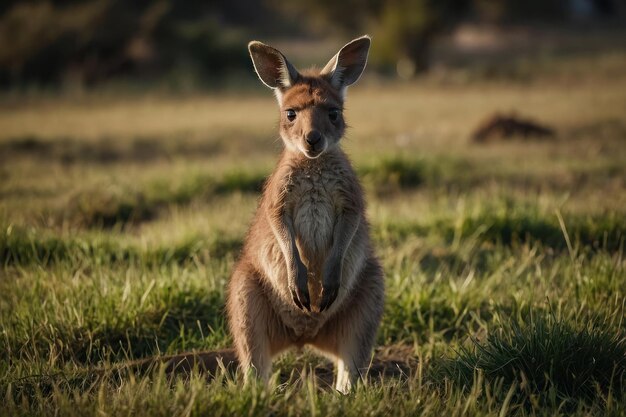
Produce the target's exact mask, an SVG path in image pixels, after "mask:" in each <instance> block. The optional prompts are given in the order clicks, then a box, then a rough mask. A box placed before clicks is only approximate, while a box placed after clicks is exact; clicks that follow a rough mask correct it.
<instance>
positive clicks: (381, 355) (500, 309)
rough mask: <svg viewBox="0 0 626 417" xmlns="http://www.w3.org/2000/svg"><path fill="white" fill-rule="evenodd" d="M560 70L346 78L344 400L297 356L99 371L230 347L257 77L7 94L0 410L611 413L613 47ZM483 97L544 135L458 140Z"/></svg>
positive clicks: (616, 258) (485, 104)
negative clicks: (349, 363) (392, 79)
mask: <svg viewBox="0 0 626 417" xmlns="http://www.w3.org/2000/svg"><path fill="white" fill-rule="evenodd" d="M594 64H595V65H594ZM572 65H574V64H572ZM575 65H576V66H575V68H576V70H575V71H572V72H571V73H568V74H569V75H568V76H564V77H558V76H554V74H548V75H542V76H539V77H537V78H536V79H533V80H530V81H529V80H525V81H523V82H514V83H504V82H502V81H498V82H487V81H480V82H472V83H469V84H468V83H451V84H447V83H436V82H433V83H429V82H423V83H413V84H386V83H382V84H378V83H370V84H367V83H364V85H361V86H356V87H355V88H354V89H353V90H352V91H350V94H349V98H348V109H347V110H346V117H347V119H348V122H349V124H350V125H351V126H352V127H351V129H350V130H349V132H348V135H347V138H346V139H345V142H344V147H345V149H346V150H347V151H348V153H349V154H350V155H351V157H352V160H353V163H354V165H355V167H356V169H357V171H358V173H359V174H360V176H361V179H362V181H363V183H364V185H365V188H366V190H367V194H368V195H367V197H368V204H369V206H368V213H369V218H370V220H371V224H372V230H373V236H374V241H375V243H376V249H377V252H378V254H379V256H380V257H381V259H382V261H383V264H384V268H385V275H386V286H387V299H386V304H385V314H384V318H383V323H382V326H381V328H380V332H379V335H378V348H377V349H376V352H375V354H374V357H373V359H372V361H373V362H372V364H373V367H372V374H371V376H370V381H369V383H368V384H367V386H363V385H360V386H359V387H358V388H357V389H356V391H355V392H354V393H353V394H351V395H348V396H342V395H339V394H338V393H336V392H333V390H332V389H330V388H329V387H328V382H329V381H328V374H329V371H330V364H329V363H327V362H326V361H325V360H324V359H322V358H320V357H318V356H316V355H315V354H314V353H312V352H309V351H307V350H305V351H304V352H291V353H289V354H287V355H285V356H284V357H282V358H280V359H279V360H278V361H277V362H276V363H275V368H274V369H275V371H276V374H275V378H274V379H273V382H272V383H271V384H269V385H268V386H263V385H260V384H259V385H257V384H252V385H250V386H246V387H245V388H244V387H242V385H241V384H239V383H238V382H237V380H236V378H235V377H233V376H232V375H231V374H230V373H228V372H222V373H220V374H219V375H218V376H217V377H216V378H214V379H210V380H207V378H206V377H205V376H204V375H202V374H201V373H199V372H194V373H192V375H191V376H182V375H179V376H176V377H171V376H170V375H168V374H166V372H165V370H164V369H163V368H160V367H158V366H157V367H154V368H153V369H151V370H149V371H147V372H137V371H136V370H135V369H132V368H124V367H123V366H120V365H123V364H125V363H128V362H129V361H131V360H133V359H139V358H147V357H152V356H154V355H162V354H169V353H176V352H185V351H191V350H198V351H201V350H212V349H220V348H225V347H228V346H229V345H230V344H231V341H230V339H229V336H228V334H227V331H226V325H225V319H224V314H223V303H224V289H225V283H226V281H227V279H228V277H229V273H230V271H231V269H232V266H233V263H234V260H235V259H236V257H237V253H238V250H239V248H240V246H241V243H242V239H243V237H244V234H245V232H246V228H247V224H248V222H249V221H250V219H251V216H252V214H253V212H254V209H255V204H256V200H257V198H258V190H259V188H260V186H261V184H262V181H263V178H264V176H265V175H267V174H268V173H269V172H270V171H271V169H272V166H273V163H274V161H275V160H276V157H277V154H278V152H279V150H280V146H281V145H280V141H279V140H278V139H277V133H276V128H275V124H276V119H277V114H276V111H277V110H276V107H275V103H274V101H273V98H272V97H271V93H270V92H268V91H262V92H259V93H256V92H255V93H253V94H250V95H244V94H243V93H237V94H235V93H232V94H229V93H223V94H222V95H220V96H214V95H200V94H199V95H194V96H184V97H173V96H164V95H154V96H150V95H132V96H128V97H125V96H108V95H107V96H104V97H99V96H97V95H96V94H90V95H86V96H82V97H79V98H71V97H70V98H68V97H56V98H55V97H38V98H32V97H31V98H28V97H22V98H15V97H12V98H10V99H6V100H4V101H3V102H2V103H1V104H0V105H1V106H2V107H1V110H0V261H1V264H2V265H1V266H0V268H1V269H0V294H1V296H0V332H1V333H0V340H1V342H0V352H1V355H0V414H1V415H12V416H13V415H16V416H17V415H44V414H45V415H164V416H165V415H167V416H170V415H181V416H182V415H185V416H186V415H202V414H206V415H250V416H252V415H277V416H278V415H312V416H317V415H322V416H331V415H337V416H343V415H345V416H366V415H367V416H377V415H385V416H387V415H398V416H401V415H425V416H441V415H447V416H460V415H494V416H496V415H497V416H504V415H537V416H553V415H564V416H565V415H567V416H569V415H580V416H583V415H585V416H586V415H598V416H600V415H614V416H625V415H626V321H625V320H624V317H625V313H626V259H625V258H624V244H625V236H626V73H624V72H623V71H622V70H619V69H620V68H621V69H623V68H624V65H626V55H624V54H613V55H610V56H606V57H602V58H594V60H593V61H591V60H588V61H585V60H582V61H581V60H580V59H579V58H577V61H576V63H575ZM567 68H569V67H568V66H567V65H566V64H563V65H562V68H561V70H562V71H565V69H567ZM584 69H586V71H584ZM495 111H505V112H506V111H517V112H519V113H520V114H522V115H525V116H528V117H531V118H534V119H536V120H539V121H541V122H543V123H546V124H548V125H550V126H552V127H553V128H554V129H555V130H556V132H557V135H556V137H554V138H547V139H539V138H537V139H523V138H517V139H513V140H508V141H501V142H495V143H489V144H476V143H472V142H471V141H470V140H469V136H470V133H471V131H472V129H473V128H474V127H475V126H476V125H477V124H478V123H479V122H480V121H481V120H482V119H483V118H485V117H486V116H488V115H490V114H492V113H493V112H495ZM313 374H315V375H317V376H316V377H313Z"/></svg>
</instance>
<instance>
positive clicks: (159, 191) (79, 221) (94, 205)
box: [56, 171, 265, 229]
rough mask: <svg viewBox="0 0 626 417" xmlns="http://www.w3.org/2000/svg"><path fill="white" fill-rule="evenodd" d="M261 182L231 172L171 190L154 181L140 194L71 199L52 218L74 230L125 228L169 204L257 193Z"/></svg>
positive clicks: (89, 194) (99, 192)
mask: <svg viewBox="0 0 626 417" xmlns="http://www.w3.org/2000/svg"><path fill="white" fill-rule="evenodd" d="M264 181H265V174H264V173H247V172H242V171H232V172H229V173H226V174H225V175H224V176H223V177H222V178H219V179H216V178H213V177H210V176H206V175H198V176H193V177H190V178H189V179H187V180H186V181H184V182H183V183H182V184H180V185H179V186H177V187H175V188H172V187H171V186H170V184H168V183H166V182H163V181H157V182H154V183H152V184H150V185H149V186H148V187H147V189H146V191H143V192H128V191H122V190H120V191H118V192H107V191H103V190H93V191H88V192H82V193H80V194H78V195H76V196H74V197H73V198H72V199H70V201H69V203H68V205H67V206H66V207H64V208H63V210H62V211H60V212H59V213H58V214H57V215H56V217H57V219H58V221H59V222H60V223H69V224H70V225H72V226H74V227H82V228H104V229H110V228H113V227H121V228H126V227H130V226H137V225H139V224H141V223H143V222H147V221H150V220H153V219H154V218H156V217H158V215H159V212H160V211H161V210H163V209H165V208H166V207H168V206H170V205H185V204H189V203H190V202H191V201H193V200H196V199H210V198H211V197H212V196H216V195H224V194H230V193H234V192H241V193H259V192H260V191H261V189H262V187H263V183H264Z"/></svg>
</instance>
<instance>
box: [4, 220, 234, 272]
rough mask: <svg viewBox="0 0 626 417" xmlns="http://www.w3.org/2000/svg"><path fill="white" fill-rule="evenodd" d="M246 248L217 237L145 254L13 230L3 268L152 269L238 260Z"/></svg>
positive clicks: (113, 243)
mask: <svg viewBox="0 0 626 417" xmlns="http://www.w3.org/2000/svg"><path fill="white" fill-rule="evenodd" d="M242 245H243V242H242V240H241V239H240V238H236V237H229V236H224V235H216V236H213V237H207V238H202V237H192V238H190V239H188V240H186V241H182V242H178V243H176V244H172V245H169V246H166V247H157V248H153V249H146V250H143V249H139V248H138V247H136V246H132V245H121V244H120V243H119V242H118V241H117V240H115V239H113V238H105V237H101V238H96V239H90V240H87V239H82V238H78V237H77V238H60V237H56V236H50V237H42V236H41V235H40V234H39V233H36V231H27V230H23V229H16V228H12V227H9V228H4V233H2V235H0V265H4V266H9V265H19V266H26V265H38V266H41V267H46V266H49V265H52V264H55V263H63V262H75V263H81V262H90V263H96V264H98V265H103V264H106V265H112V264H118V263H124V264H131V263H136V264H140V265H143V266H147V267H149V266H160V265H169V264H185V263H188V262H193V261H194V260H198V259H200V260H208V259H221V258H224V257H226V256H235V255H236V254H237V253H238V252H239V250H240V249H241V247H242Z"/></svg>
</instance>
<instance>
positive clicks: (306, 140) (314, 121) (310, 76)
mask: <svg viewBox="0 0 626 417" xmlns="http://www.w3.org/2000/svg"><path fill="white" fill-rule="evenodd" d="M369 47H370V38H369V37H368V36H363V37H361V38H358V39H355V40H353V41H351V42H350V43H348V44H347V45H345V46H344V47H343V48H341V50H340V51H339V52H338V53H337V55H335V56H334V57H332V58H331V60H330V61H328V63H327V64H326V66H325V67H324V68H323V69H322V70H321V71H319V70H309V71H306V72H304V73H300V72H298V70H296V68H295V67H294V66H293V65H292V64H291V63H290V62H289V61H287V58H285V56H284V55H283V54H282V53H281V52H280V51H279V50H277V49H274V48H272V47H271V46H268V45H265V44H263V43H261V42H258V41H252V42H250V43H249V44H248V49H249V50H250V56H251V57H252V62H253V64H254V69H255V70H256V73H257V74H258V75H259V78H260V79H261V81H263V83H264V84H265V85H267V86H268V87H270V88H271V89H273V90H274V92H275V93H276V98H277V99H278V105H279V107H280V136H281V138H282V140H283V142H284V143H285V146H286V147H287V149H289V150H290V151H293V152H300V153H302V154H304V155H305V156H306V157H307V158H311V159H314V158H317V157H319V156H320V155H322V154H323V153H324V152H325V151H327V150H328V149H331V148H332V147H334V146H337V143H338V142H339V140H340V139H341V137H342V136H343V133H344V130H345V128H346V124H345V121H344V118H343V102H344V99H345V95H346V89H347V88H348V86H349V85H351V84H354V83H355V82H356V81H357V80H358V79H359V77H360V76H361V73H362V72H363V70H364V69H365V65H366V63H367V54H368V51H369Z"/></svg>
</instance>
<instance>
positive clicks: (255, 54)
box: [248, 41, 300, 88]
mask: <svg viewBox="0 0 626 417" xmlns="http://www.w3.org/2000/svg"><path fill="white" fill-rule="evenodd" d="M248 50H249V51H250V57H251V58H252V63H253V64H254V70H255V71H256V73H257V75H258V76H259V78H260V79H261V81H263V84H265V85H266V86H268V87H269V88H288V87H291V86H292V85H293V84H294V83H295V82H296V81H297V80H298V78H299V77H300V74H299V73H298V71H297V70H296V68H295V67H294V66H293V65H291V63H290V62H289V61H287V58H285V56H284V55H283V54H282V53H281V52H280V51H279V50H278V49H275V48H272V47H271V46H268V45H265V44H264V43H262V42H259V41H252V42H250V43H249V44H248Z"/></svg>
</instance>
